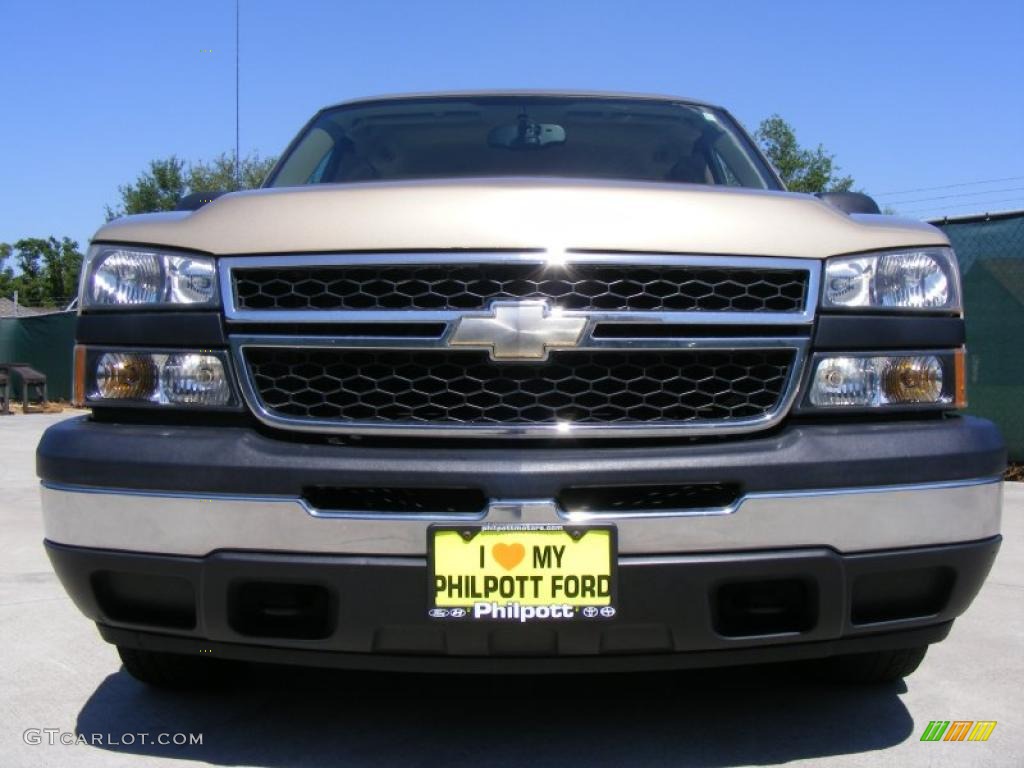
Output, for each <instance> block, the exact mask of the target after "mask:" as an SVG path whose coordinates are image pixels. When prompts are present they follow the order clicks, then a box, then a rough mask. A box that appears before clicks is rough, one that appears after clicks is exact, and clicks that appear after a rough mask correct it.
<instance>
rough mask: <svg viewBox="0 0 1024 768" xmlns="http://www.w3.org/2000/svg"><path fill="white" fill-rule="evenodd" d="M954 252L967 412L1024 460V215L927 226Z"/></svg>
mask: <svg viewBox="0 0 1024 768" xmlns="http://www.w3.org/2000/svg"><path fill="white" fill-rule="evenodd" d="M932 223H933V224H934V225H935V226H937V227H939V228H940V229H942V230H943V231H944V232H945V233H946V235H947V236H948V237H949V240H950V242H951V243H952V244H953V247H954V248H955V249H956V255H957V258H958V260H959V261H960V272H961V274H962V276H963V281H964V306H965V313H966V316H967V397H968V400H969V408H968V412H969V413H974V414H977V415H978V416H984V417H985V418H987V419H991V420H992V421H994V422H996V423H997V424H998V425H999V427H1000V428H1001V429H1002V431H1003V435H1004V437H1005V438H1006V443H1007V445H1008V446H1009V449H1010V459H1011V460H1013V461H1024V408H1022V407H1021V405H1022V403H1024V354H1022V351H1024V350H1022V345H1024V211H1017V212H1015V213H1007V214H999V215H992V216H988V215H983V216H973V217H962V218H956V219H943V220H939V221H933V222H932Z"/></svg>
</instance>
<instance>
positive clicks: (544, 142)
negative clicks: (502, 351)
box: [487, 115, 565, 149]
mask: <svg viewBox="0 0 1024 768" xmlns="http://www.w3.org/2000/svg"><path fill="white" fill-rule="evenodd" d="M487 143H488V145H490V146H492V147H501V148H504V149H542V148H543V147H548V146H552V145H554V144H564V143H565V128H563V127H562V126H560V125H558V124H556V123H535V122H533V121H532V120H530V118H529V117H528V116H526V115H520V116H519V120H518V121H517V122H516V123H513V124H509V125H499V126H498V127H497V128H492V129H491V131H490V132H489V133H488V134H487Z"/></svg>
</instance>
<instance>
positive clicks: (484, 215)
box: [94, 179, 947, 258]
mask: <svg viewBox="0 0 1024 768" xmlns="http://www.w3.org/2000/svg"><path fill="white" fill-rule="evenodd" d="M94 240H96V241H108V242H124V243H145V244H151V245H163V246H170V247H176V248H188V249H192V250H197V251H205V252H208V253H212V254H217V255H228V254H258V253H309V252H314V251H381V250H389V251H390V250H400V251H409V250H412V251H418V250H435V249H440V250H448V249H470V250H472V249H478V250H482V249H548V250H550V249H586V250H602V251H635V252H648V253H650V252H663V253H702V254H742V255H751V256H790V257H802V258H822V257H824V256H831V255H835V254H840V253H855V252H858V251H868V250H873V249H880V248H893V247H901V246H923V245H944V244H946V242H947V240H946V238H945V236H944V235H943V234H942V233H941V232H940V231H939V230H938V229H936V228H934V227H932V226H929V225H927V224H924V223H922V222H917V221H910V220H906V219H896V218H894V217H891V216H856V217H851V216H847V215H846V214H844V213H841V212H839V211H837V210H835V209H833V208H831V207H830V206H828V205H826V204H825V203H823V202H821V201H820V200H818V199H817V198H815V197H813V196H811V195H803V194H795V193H789V192H769V191H760V190H749V189H735V188H733V189H730V188H724V187H710V186H705V185H689V184H672V185H668V184H652V183H631V182H605V181H576V180H562V179H472V180H459V181H429V182H418V181H413V182H372V183H363V184H338V185H313V186H308V187H292V188H279V189H261V190H254V191H248V192H236V193H234V194H230V195H225V196H223V197H220V198H218V199H216V200H214V201H213V202H212V203H209V204H207V205H206V206H204V207H203V208H200V209H199V210H198V211H194V212H173V213H159V214H143V215H139V216H127V217H124V218H121V219H117V220H115V221H112V222H110V223H108V224H107V225H105V226H104V227H102V228H101V229H100V230H99V231H98V232H97V233H96V235H95V237H94Z"/></svg>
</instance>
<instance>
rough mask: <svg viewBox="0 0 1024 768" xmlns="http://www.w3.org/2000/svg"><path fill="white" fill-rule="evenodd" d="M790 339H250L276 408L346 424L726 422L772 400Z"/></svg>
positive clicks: (267, 400) (260, 386)
mask: <svg viewBox="0 0 1024 768" xmlns="http://www.w3.org/2000/svg"><path fill="white" fill-rule="evenodd" d="M795 355H796V353H795V351H794V350H792V349H759V350H727V351H696V350H663V351H660V350H659V351H630V350H621V351H564V352H553V353H552V354H551V355H550V358H549V359H548V360H547V361H544V362H536V363H532V362H531V363H521V362H516V363H500V362H495V361H492V360H490V359H489V357H488V355H487V353H486V352H476V351H450V350H397V349H394V350H387V349H343V350H334V349H292V348H288V347H250V348H246V349H245V350H244V359H245V363H246V366H247V368H248V369H249V371H250V373H251V380H252V383H253V385H254V390H255V393H256V394H257V396H258V398H259V400H260V401H261V404H262V406H263V407H264V408H265V409H267V410H268V411H270V412H271V413H272V414H273V415H274V416H276V417H289V418H292V419H300V420H310V421H316V422H320V423H334V424H342V425H343V424H344V423H345V422H364V423H371V424H372V423H376V424H382V425H383V424H392V425H393V424H433V425H440V426H445V425H449V426H454V425H468V426H473V425H485V426H494V425H516V424H541V425H544V424H546V425H552V424H558V423H560V422H567V423H571V424H584V425H586V424H612V425H624V424H640V425H657V424H661V423H692V422H705V421H707V422H715V423H721V422H729V421H744V420H750V419H757V418H758V417H764V416H767V415H769V414H771V413H773V412H774V411H776V410H777V409H778V408H779V407H780V405H781V403H782V399H783V397H784V393H785V392H786V388H787V382H789V381H790V379H791V372H792V369H793V365H794V361H795Z"/></svg>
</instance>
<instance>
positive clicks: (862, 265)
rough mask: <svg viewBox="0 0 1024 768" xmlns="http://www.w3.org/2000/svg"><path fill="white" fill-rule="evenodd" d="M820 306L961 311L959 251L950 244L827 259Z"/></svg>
mask: <svg viewBox="0 0 1024 768" xmlns="http://www.w3.org/2000/svg"><path fill="white" fill-rule="evenodd" d="M822 306H823V307H826V308H843V309H895V310H921V311H959V310H960V273H959V270H958V269H957V264H956V255H955V254H954V253H953V249H952V248H920V249H915V250H911V251H899V252H892V253H873V254H866V255H863V256H840V257H837V258H833V259H829V260H828V261H827V262H826V263H825V287H824V291H823V293H822Z"/></svg>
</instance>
